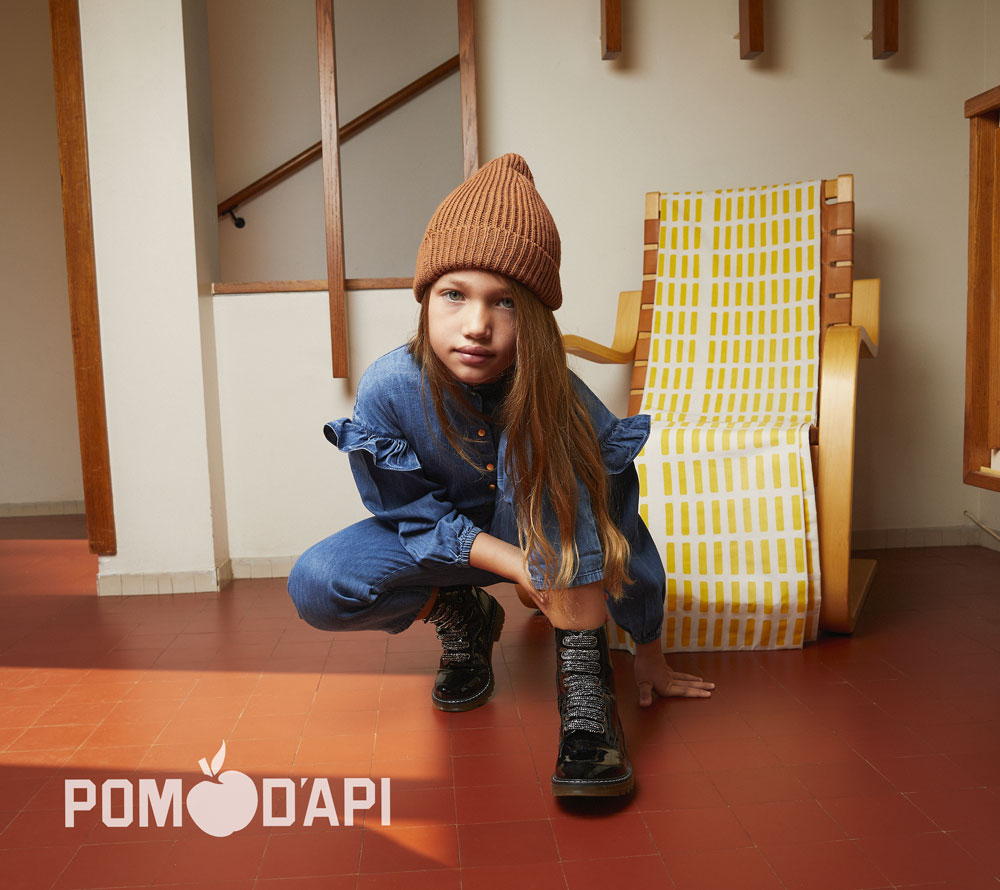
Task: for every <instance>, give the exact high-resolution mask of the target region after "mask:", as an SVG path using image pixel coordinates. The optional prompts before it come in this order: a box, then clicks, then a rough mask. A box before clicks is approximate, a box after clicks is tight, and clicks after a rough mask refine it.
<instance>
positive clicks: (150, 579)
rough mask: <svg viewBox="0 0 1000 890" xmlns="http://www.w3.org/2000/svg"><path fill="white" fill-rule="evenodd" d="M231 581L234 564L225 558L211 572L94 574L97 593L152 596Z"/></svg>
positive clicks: (200, 589)
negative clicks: (95, 575)
mask: <svg viewBox="0 0 1000 890" xmlns="http://www.w3.org/2000/svg"><path fill="white" fill-rule="evenodd" d="M232 580H233V563H232V560H231V559H226V560H224V561H223V562H222V563H221V565H219V566H218V567H217V568H216V570H215V571H214V572H159V573H154V572H150V573H149V574H142V573H132V574H115V575H112V574H102V573H100V572H99V573H98V575H97V595H98V596H151V595H160V594H168V593H170V594H173V593H205V592H212V591H217V590H219V589H220V588H222V587H223V586H224V585H226V584H228V583H229V582H230V581H232Z"/></svg>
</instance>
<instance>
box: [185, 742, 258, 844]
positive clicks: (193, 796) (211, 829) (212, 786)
mask: <svg viewBox="0 0 1000 890" xmlns="http://www.w3.org/2000/svg"><path fill="white" fill-rule="evenodd" d="M225 759H226V743H225V741H223V743H222V747H221V748H219V750H218V751H217V752H216V754H215V757H213V758H212V766H211V768H209V765H208V763H207V762H206V760H205V758H204V757H202V758H201V760H199V761H198V765H199V766H200V767H201V771H202V772H203V773H204V774H205V775H206V776H208V779H206V780H205V781H204V782H199V783H198V784H197V785H195V786H194V788H192V789H191V790H190V791H189V792H188V794H187V811H188V814H189V815H190V816H191V818H192V819H194V822H195V825H197V826H198V827H199V828H200V829H201V830H202V831H204V832H205V834H210V835H212V836H213V837H228V836H229V835H231V834H232V833H233V832H234V831H239V830H240V829H243V828H246V827H247V825H249V824H250V820H251V819H253V817H254V815H255V814H256V812H257V786H256V785H254V783H253V779H251V778H250V777H249V776H248V775H246V774H245V773H241V772H238V771H237V770H232V769H227V770H226V771H225V772H224V773H221V774H220V773H219V770H220V769H222V763H223V761H224V760H225Z"/></svg>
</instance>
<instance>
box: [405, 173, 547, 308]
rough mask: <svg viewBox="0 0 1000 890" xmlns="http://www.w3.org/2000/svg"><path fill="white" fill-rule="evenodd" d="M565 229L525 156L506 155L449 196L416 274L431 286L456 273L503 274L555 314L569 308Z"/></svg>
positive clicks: (417, 291) (418, 290)
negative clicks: (562, 273)
mask: <svg viewBox="0 0 1000 890" xmlns="http://www.w3.org/2000/svg"><path fill="white" fill-rule="evenodd" d="M559 254H560V245H559V232H558V231H557V230H556V224H555V222H553V220H552V214H551V213H549V208H548V207H546V206H545V203H544V202H543V201H542V196H541V195H539V194H538V191H537V190H536V189H535V180H534V177H532V175H531V170H529V169H528V164H527V163H526V162H525V160H524V158H522V157H521V156H520V155H517V154H505V155H503V156H502V157H499V158H495V159H494V160H492V161H490V162H489V163H488V164H486V166H484V167H482V168H481V169H480V170H479V171H478V172H477V173H476V174H475V175H473V176H470V177H469V178H468V179H467V180H466V181H465V182H463V183H462V184H461V185H460V186H459V187H458V188H457V189H455V190H454V191H453V192H452V193H451V194H450V195H448V197H447V198H445V199H444V200H443V201H442V202H441V205H440V206H439V207H438V209H437V210H435V211H434V215H433V216H432V217H431V221H430V223H428V225H427V231H426V232H425V233H424V238H423V241H421V242H420V250H418V251H417V268H416V273H415V275H414V277H413V293H414V295H415V296H416V298H417V300H418V301H419V300H420V298H421V297H422V296H423V293H424V290H425V288H427V286H428V285H431V284H433V283H434V282H435V281H437V280H438V278H440V277H441V276H442V275H444V274H445V273H446V272H451V271H453V270H455V269H483V270H485V271H488V272H499V273H500V274H501V275H506V276H507V277H508V278H513V279H514V280H515V281H519V282H521V284H523V285H524V286H525V287H526V288H528V289H529V290H530V291H531V292H532V293H534V294H535V295H536V296H537V297H538V299H539V300H541V301H542V302H543V303H544V304H545V305H546V306H548V307H549V308H550V309H558V308H559V307H560V306H561V305H562V288H561V287H560V286H559Z"/></svg>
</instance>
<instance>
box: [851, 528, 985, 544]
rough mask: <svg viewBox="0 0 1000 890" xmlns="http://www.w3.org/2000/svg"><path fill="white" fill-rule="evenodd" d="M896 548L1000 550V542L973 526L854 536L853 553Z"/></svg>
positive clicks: (869, 532) (875, 531) (886, 530)
mask: <svg viewBox="0 0 1000 890" xmlns="http://www.w3.org/2000/svg"><path fill="white" fill-rule="evenodd" d="M897 547H988V548H990V549H991V550H1000V541H997V540H996V539H995V538H993V537H992V536H990V535H988V534H987V533H986V532H984V531H983V530H982V529H981V528H979V527H978V526H975V525H972V524H971V523H969V524H968V525H945V526H937V527H933V528H880V529H855V531H854V532H853V533H852V534H851V549H852V550H890V549H895V548H897Z"/></svg>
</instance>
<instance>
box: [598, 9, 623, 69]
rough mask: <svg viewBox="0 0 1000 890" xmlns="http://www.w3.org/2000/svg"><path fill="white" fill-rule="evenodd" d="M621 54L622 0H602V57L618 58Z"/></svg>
mask: <svg viewBox="0 0 1000 890" xmlns="http://www.w3.org/2000/svg"><path fill="white" fill-rule="evenodd" d="M621 54H622V4H621V0H601V58H602V59H617V58H618V57H619V56H620V55H621Z"/></svg>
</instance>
